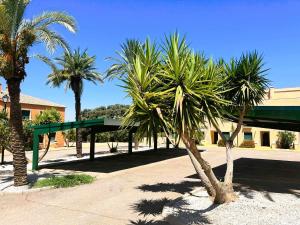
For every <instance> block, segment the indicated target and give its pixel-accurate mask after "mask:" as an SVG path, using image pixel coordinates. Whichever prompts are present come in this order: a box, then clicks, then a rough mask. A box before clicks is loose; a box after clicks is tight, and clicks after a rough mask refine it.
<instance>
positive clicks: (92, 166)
mask: <svg viewBox="0 0 300 225" xmlns="http://www.w3.org/2000/svg"><path fill="white" fill-rule="evenodd" d="M186 154H187V152H186V150H184V149H163V148H162V149H158V150H148V151H141V152H134V153H132V154H130V155H129V154H119V155H113V156H104V157H99V158H95V159H94V160H93V161H90V160H88V159H83V160H78V161H74V162H65V163H63V164H59V165H41V166H40V168H50V169H58V170H75V171H82V172H99V173H111V172H115V171H119V170H124V169H129V168H133V167H137V166H142V165H146V164H150V163H154V162H160V161H163V160H167V159H171V158H177V157H181V156H185V155H186Z"/></svg>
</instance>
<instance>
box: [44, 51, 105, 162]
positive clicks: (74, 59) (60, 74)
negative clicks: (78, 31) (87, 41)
mask: <svg viewBox="0 0 300 225" xmlns="http://www.w3.org/2000/svg"><path fill="white" fill-rule="evenodd" d="M43 60H44V61H45V62H46V63H48V64H49V65H50V66H51V68H52V73H51V74H49V76H48V80H47V84H49V85H51V86H53V87H60V86H61V85H62V84H63V83H65V88H66V89H71V90H72V91H73V93H74V97H75V112H76V121H81V95H82V92H83V83H84V80H87V81H91V82H92V83H94V84H96V83H97V82H102V78H101V75H100V73H98V72H97V69H96V68H95V64H96V57H95V56H89V55H88V53H87V51H86V50H85V51H83V52H81V51H80V49H77V50H75V51H74V52H69V51H66V52H65V53H64V55H63V56H62V57H59V58H56V59H55V60H54V62H51V61H50V60H48V59H46V58H43ZM57 65H58V66H57ZM76 153H77V157H78V158H81V157H82V135H81V131H80V129H76Z"/></svg>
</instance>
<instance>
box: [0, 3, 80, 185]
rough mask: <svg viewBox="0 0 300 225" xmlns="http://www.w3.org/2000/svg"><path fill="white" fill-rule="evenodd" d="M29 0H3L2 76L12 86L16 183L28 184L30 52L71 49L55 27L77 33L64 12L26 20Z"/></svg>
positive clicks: (0, 9) (0, 12)
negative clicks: (23, 99) (25, 106)
mask: <svg viewBox="0 0 300 225" xmlns="http://www.w3.org/2000/svg"><path fill="white" fill-rule="evenodd" d="M29 3H30V1H29V0H0V21H1V22H0V76H2V77H3V78H4V79H5V80H6V82H7V86H8V91H9V96H10V103H11V104H10V125H11V130H12V135H11V148H12V153H13V164H14V184H15V186H21V185H25V184H27V168H26V164H27V162H26V158H25V150H24V140H23V125H22V113H21V105H20V84H21V82H22V81H23V80H24V79H25V77H26V70H25V67H26V64H28V63H29V57H28V52H29V50H30V48H31V47H32V46H34V45H36V44H39V43H44V44H45V45H46V48H47V50H48V51H50V52H54V51H55V49H56V47H57V46H61V47H64V48H67V46H68V45H67V43H66V42H65V40H64V39H63V38H62V37H61V36H60V35H59V34H58V33H57V32H55V31H53V30H52V29H51V26H52V25H55V24H57V25H62V26H63V27H65V28H66V29H67V30H69V31H71V32H75V30H76V25H75V21H74V19H73V18H72V17H71V16H69V15H67V14H65V13H62V12H44V13H42V14H41V15H39V16H37V17H34V18H32V19H25V18H24V15H25V13H26V10H27V8H28V5H29Z"/></svg>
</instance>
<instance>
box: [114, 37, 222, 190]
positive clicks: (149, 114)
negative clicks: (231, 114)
mask: <svg viewBox="0 0 300 225" xmlns="http://www.w3.org/2000/svg"><path fill="white" fill-rule="evenodd" d="M139 45H140V47H139V48H138V49H139V51H135V52H133V53H131V54H129V53H127V51H125V50H127V49H128V45H123V48H124V46H126V48H125V50H123V51H122V52H121V53H119V54H120V59H118V60H117V61H116V63H115V64H113V65H112V67H111V68H110V69H109V70H108V75H109V76H116V75H119V77H120V78H121V80H122V81H123V82H124V88H125V90H126V92H127V93H128V95H129V96H130V97H131V98H132V101H133V103H132V105H131V106H130V108H129V110H128V112H127V114H126V116H125V118H124V121H123V123H124V126H128V125H132V124H134V123H136V122H138V123H139V128H138V131H137V135H138V136H144V135H147V136H148V137H150V136H151V135H153V132H157V131H158V130H159V129H160V128H163V130H164V131H165V133H166V135H167V136H169V135H170V134H171V133H176V134H178V136H179V137H181V138H182V140H183V141H184V143H185V145H186V146H187V149H188V152H189V155H190V157H191V159H192V162H193V164H194V166H195V169H196V171H197V172H198V174H199V176H200V177H201V180H202V182H203V184H204V185H205V187H206V189H207V190H208V192H209V193H210V194H211V195H215V192H217V191H218V190H219V189H220V188H221V184H220V182H219V181H218V179H217V178H216V177H215V175H214V174H213V172H212V169H211V167H210V166H209V164H208V163H207V162H206V161H205V160H204V159H203V158H202V156H201V154H200V153H199V151H198V150H197V147H196V144H195V142H194V140H195V139H194V134H195V131H196V130H197V129H200V127H201V125H203V124H204V122H205V116H206V115H208V113H207V112H206V111H205V110H209V109H210V110H213V109H214V110H218V109H219V106H220V105H224V104H225V101H223V100H222V98H221V90H219V89H220V88H219V84H220V79H219V76H218V74H219V73H220V72H221V71H222V69H221V68H220V67H219V66H216V65H214V64H213V63H212V62H211V61H208V60H207V59H205V58H204V57H203V55H201V54H194V53H192V51H191V50H190V49H189V47H188V46H187V44H186V42H185V40H184V39H182V40H180V39H179V36H178V34H175V35H173V36H171V37H170V38H167V39H166V42H165V44H164V45H163V51H161V50H158V49H157V48H156V45H151V43H150V41H149V40H146V42H145V44H139ZM133 49H134V50H135V49H137V48H133ZM125 53H126V54H125ZM127 55H129V56H130V57H132V56H133V59H128V58H127V57H126V56H127ZM116 68H117V69H116ZM169 139H170V138H169ZM170 140H171V139H170ZM195 162H197V165H196V163H195ZM199 162H200V164H199ZM199 165H201V166H199ZM215 189H218V190H216V191H215Z"/></svg>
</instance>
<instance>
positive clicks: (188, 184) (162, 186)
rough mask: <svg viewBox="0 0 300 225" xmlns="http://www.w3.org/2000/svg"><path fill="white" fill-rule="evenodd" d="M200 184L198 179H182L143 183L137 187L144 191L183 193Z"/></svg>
mask: <svg viewBox="0 0 300 225" xmlns="http://www.w3.org/2000/svg"><path fill="white" fill-rule="evenodd" d="M199 186H201V182H200V181H183V182H180V183H157V184H144V185H141V186H139V187H137V189H140V190H142V191H144V192H147V191H148V192H177V193H180V194H185V193H188V192H191V191H192V190H194V188H195V187H199Z"/></svg>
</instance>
